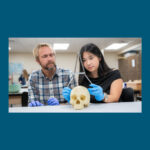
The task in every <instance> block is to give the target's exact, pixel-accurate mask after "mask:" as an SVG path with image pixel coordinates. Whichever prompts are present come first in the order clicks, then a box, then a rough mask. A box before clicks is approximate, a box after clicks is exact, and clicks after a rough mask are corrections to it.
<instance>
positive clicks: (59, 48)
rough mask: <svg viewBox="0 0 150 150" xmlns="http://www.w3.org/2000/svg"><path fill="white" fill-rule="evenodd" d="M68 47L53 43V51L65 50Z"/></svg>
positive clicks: (64, 44) (66, 44) (65, 44)
mask: <svg viewBox="0 0 150 150" xmlns="http://www.w3.org/2000/svg"><path fill="white" fill-rule="evenodd" d="M68 47H69V43H54V45H53V49H54V50H67V49H68Z"/></svg>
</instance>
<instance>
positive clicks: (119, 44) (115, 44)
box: [105, 43, 128, 50]
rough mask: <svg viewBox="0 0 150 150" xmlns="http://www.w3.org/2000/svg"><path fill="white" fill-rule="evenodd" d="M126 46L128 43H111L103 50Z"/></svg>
mask: <svg viewBox="0 0 150 150" xmlns="http://www.w3.org/2000/svg"><path fill="white" fill-rule="evenodd" d="M126 45H128V43H113V44H111V45H109V46H108V47H106V48H105V49H106V50H108V49H114V50H115V49H120V48H122V47H124V46H126Z"/></svg>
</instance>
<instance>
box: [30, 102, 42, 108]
mask: <svg viewBox="0 0 150 150" xmlns="http://www.w3.org/2000/svg"><path fill="white" fill-rule="evenodd" d="M28 106H29V107H36V106H43V104H42V103H40V102H39V101H32V102H31V103H29V105H28Z"/></svg>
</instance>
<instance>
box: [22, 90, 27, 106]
mask: <svg viewBox="0 0 150 150" xmlns="http://www.w3.org/2000/svg"><path fill="white" fill-rule="evenodd" d="M22 106H28V92H23V93H22Z"/></svg>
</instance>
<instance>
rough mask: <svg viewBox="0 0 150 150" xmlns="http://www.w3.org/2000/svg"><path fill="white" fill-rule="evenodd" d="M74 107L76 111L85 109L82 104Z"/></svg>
mask: <svg viewBox="0 0 150 150" xmlns="http://www.w3.org/2000/svg"><path fill="white" fill-rule="evenodd" d="M73 107H74V109H77V110H80V109H83V108H84V105H82V104H75V105H73Z"/></svg>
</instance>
